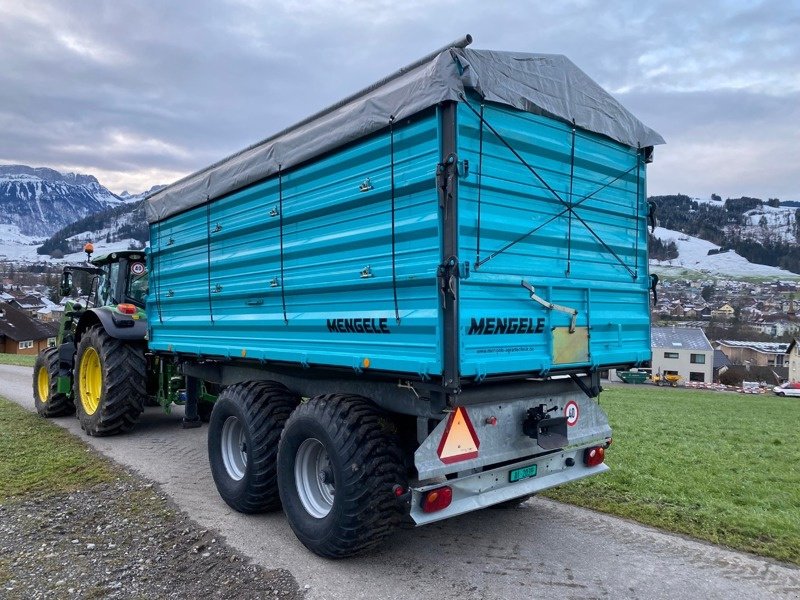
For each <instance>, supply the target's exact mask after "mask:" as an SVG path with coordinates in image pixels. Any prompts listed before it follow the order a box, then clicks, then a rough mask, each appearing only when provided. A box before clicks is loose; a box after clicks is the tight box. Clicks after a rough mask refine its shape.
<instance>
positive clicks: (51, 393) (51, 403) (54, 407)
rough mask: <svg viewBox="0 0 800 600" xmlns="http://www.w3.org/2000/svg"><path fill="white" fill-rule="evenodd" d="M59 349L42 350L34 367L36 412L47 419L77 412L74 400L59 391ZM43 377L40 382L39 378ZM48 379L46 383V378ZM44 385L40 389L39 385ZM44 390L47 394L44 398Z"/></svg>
mask: <svg viewBox="0 0 800 600" xmlns="http://www.w3.org/2000/svg"><path fill="white" fill-rule="evenodd" d="M58 372H59V369H58V348H47V349H46V350H42V351H41V352H40V353H39V355H38V356H37V357H36V364H35V365H34V367H33V403H34V405H35V406H36V412H37V413H39V414H40V415H41V416H43V417H46V418H48V419H49V418H52V417H62V416H64V415H71V414H73V413H74V412H75V404H73V402H72V399H71V398H70V397H69V396H68V395H67V394H63V393H59V391H58ZM40 376H41V377H42V378H43V379H42V381H41V382H40V380H39V377H40ZM45 377H46V382H45V381H44V378H45ZM40 383H41V384H42V387H41V388H40V385H39V384H40ZM44 389H46V390H47V394H46V395H45V396H44V397H42V392H43V391H44Z"/></svg>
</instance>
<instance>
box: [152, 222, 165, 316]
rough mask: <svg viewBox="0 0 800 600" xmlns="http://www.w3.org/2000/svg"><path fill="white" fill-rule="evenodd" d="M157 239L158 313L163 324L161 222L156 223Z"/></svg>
mask: <svg viewBox="0 0 800 600" xmlns="http://www.w3.org/2000/svg"><path fill="white" fill-rule="evenodd" d="M156 238H157V239H158V251H157V252H156V256H158V269H157V270H158V277H156V310H157V311H158V322H159V323H163V322H164V319H163V318H161V278H162V277H163V276H164V275H163V273H161V252H162V240H161V221H157V222H156ZM155 263H156V261H155V257H154V258H153V270H156V269H155V266H156V264H155Z"/></svg>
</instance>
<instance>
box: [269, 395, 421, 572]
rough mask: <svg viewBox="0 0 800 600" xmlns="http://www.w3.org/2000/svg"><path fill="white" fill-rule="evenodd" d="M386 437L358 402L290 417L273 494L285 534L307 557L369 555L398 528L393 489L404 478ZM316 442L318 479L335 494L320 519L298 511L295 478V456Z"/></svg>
mask: <svg viewBox="0 0 800 600" xmlns="http://www.w3.org/2000/svg"><path fill="white" fill-rule="evenodd" d="M392 430H393V427H392V425H391V423H390V422H389V421H388V419H387V418H386V416H385V415H383V413H381V412H380V411H379V409H378V408H377V407H375V406H374V405H373V404H372V403H371V402H370V401H369V400H367V399H366V398H361V397H359V396H342V395H328V396H317V397H316V398H312V399H311V400H309V401H308V402H307V403H305V404H302V405H300V406H299V407H298V408H297V410H295V411H294V413H292V416H291V417H290V418H289V421H288V423H287V424H286V427H285V428H284V430H283V435H282V436H281V443H280V447H279V449H278V487H279V488H280V495H281V501H282V502H283V510H284V512H285V513H286V516H287V518H288V519H289V525H290V526H291V528H292V531H294V533H295V535H296V536H297V538H298V539H299V540H300V541H301V542H302V543H303V545H304V546H305V547H306V548H308V549H309V550H311V551H312V552H313V553H314V554H317V555H319V556H323V557H327V558H343V557H346V556H352V555H354V554H358V553H360V552H365V551H368V550H371V549H373V548H375V547H376V546H378V545H379V544H380V543H381V542H382V541H383V540H384V538H386V537H387V536H388V535H389V534H390V533H391V532H392V531H393V530H394V529H395V527H396V526H398V525H399V524H400V521H401V519H402V518H403V516H404V514H405V512H406V510H404V508H403V505H402V504H401V503H400V502H399V501H398V499H397V497H396V496H395V494H394V489H395V486H397V485H400V486H402V487H403V489H405V488H406V487H407V478H406V471H405V468H404V467H403V453H402V451H401V449H400V448H401V446H400V442H399V440H398V439H397V437H396V436H395V434H394V433H393V431H392ZM315 440H316V444H321V446H322V447H324V451H325V453H327V457H328V460H329V463H328V465H327V466H326V467H325V468H326V469H329V474H327V475H325V476H326V477H329V478H332V482H330V483H332V485H333V488H334V492H332V505H331V506H330V508H329V512H328V513H327V514H326V515H324V516H322V517H317V516H315V515H314V514H312V513H311V512H309V510H307V509H306V508H305V506H304V505H303V501H302V500H301V497H300V494H299V492H298V485H297V479H296V476H295V462H296V460H297V458H298V450H299V449H300V448H301V445H303V444H304V442H307V441H308V442H310V443H312V444H313V443H314V441H315ZM299 468H300V467H299ZM322 483H323V484H325V483H328V482H325V481H323V482H322Z"/></svg>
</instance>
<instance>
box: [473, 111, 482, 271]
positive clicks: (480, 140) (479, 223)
mask: <svg viewBox="0 0 800 600" xmlns="http://www.w3.org/2000/svg"><path fill="white" fill-rule="evenodd" d="M483 107H484V104H483V102H481V114H480V130H479V133H478V231H477V238H478V250H477V253H476V255H475V268H476V269H477V268H478V265H479V264H481V189H482V186H481V178H482V177H483Z"/></svg>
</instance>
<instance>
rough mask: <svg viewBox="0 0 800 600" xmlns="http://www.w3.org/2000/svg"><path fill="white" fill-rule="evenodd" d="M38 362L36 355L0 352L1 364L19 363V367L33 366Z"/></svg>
mask: <svg viewBox="0 0 800 600" xmlns="http://www.w3.org/2000/svg"><path fill="white" fill-rule="evenodd" d="M35 362H36V357H35V356H28V355H25V354H6V353H5V352H0V365H17V366H19V367H32V366H33V365H34V363H35Z"/></svg>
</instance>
